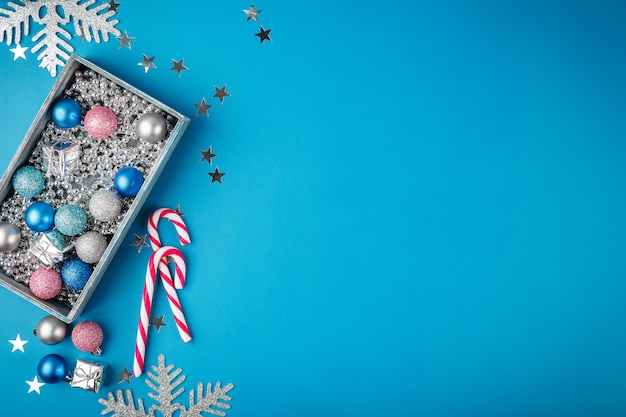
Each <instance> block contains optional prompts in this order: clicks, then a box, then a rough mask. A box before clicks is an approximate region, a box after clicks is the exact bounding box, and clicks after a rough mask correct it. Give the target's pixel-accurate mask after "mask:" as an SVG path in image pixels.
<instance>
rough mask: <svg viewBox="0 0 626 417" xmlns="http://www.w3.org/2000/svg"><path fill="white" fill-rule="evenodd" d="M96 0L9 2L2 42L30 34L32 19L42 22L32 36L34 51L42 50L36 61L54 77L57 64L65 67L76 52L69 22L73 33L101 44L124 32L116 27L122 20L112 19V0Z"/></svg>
mask: <svg viewBox="0 0 626 417" xmlns="http://www.w3.org/2000/svg"><path fill="white" fill-rule="evenodd" d="M94 3H96V0H78V1H76V0H56V1H48V0H39V1H37V0H33V1H30V0H22V1H18V2H16V3H14V2H8V3H7V8H6V9H3V8H0V43H1V42H6V43H7V45H11V44H13V43H15V44H16V45H17V44H19V43H20V42H21V41H22V34H23V35H24V36H26V35H28V34H29V33H30V25H31V22H30V21H31V19H32V20H33V21H34V22H36V23H39V24H40V25H43V28H42V29H41V30H40V31H39V32H37V33H36V34H34V35H33V37H32V41H33V42H36V43H35V45H34V46H33V47H32V49H31V52H33V53H37V52H39V51H41V52H40V53H39V55H37V60H39V61H41V63H40V64H39V66H40V67H42V68H46V69H47V70H48V71H49V72H50V75H51V76H53V77H54V76H55V75H56V74H57V67H59V66H60V67H62V66H64V65H65V62H66V61H67V59H68V58H69V57H70V54H71V53H72V52H74V47H73V46H72V45H71V44H70V43H69V41H70V40H71V39H72V34H70V32H68V30H67V29H66V27H65V26H66V25H68V24H69V23H70V22H72V23H73V24H74V34H75V35H76V36H80V37H81V38H83V39H84V40H86V41H87V42H91V41H92V40H95V41H96V43H100V36H102V39H104V41H105V42H106V41H108V40H109V34H111V35H113V36H119V35H120V34H121V32H120V31H119V30H118V29H117V28H116V27H115V26H116V25H117V24H118V23H119V20H117V19H113V20H109V19H110V18H111V16H113V15H114V14H115V10H111V9H110V7H109V3H103V4H97V5H96V4H94Z"/></svg>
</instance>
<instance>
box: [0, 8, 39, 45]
mask: <svg viewBox="0 0 626 417" xmlns="http://www.w3.org/2000/svg"><path fill="white" fill-rule="evenodd" d="M7 6H8V7H10V9H2V8H0V42H4V41H5V40H6V43H7V45H11V44H12V43H14V42H15V44H18V43H20V42H21V41H22V32H23V33H24V35H28V33H29V31H30V14H31V12H32V11H31V9H32V7H31V5H28V6H25V5H24V3H23V2H20V4H18V3H13V2H9V3H7ZM36 7H38V6H36Z"/></svg>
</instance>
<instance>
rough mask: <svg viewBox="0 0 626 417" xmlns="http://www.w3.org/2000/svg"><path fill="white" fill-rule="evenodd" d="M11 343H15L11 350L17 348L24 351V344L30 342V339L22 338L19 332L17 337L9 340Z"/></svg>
mask: <svg viewBox="0 0 626 417" xmlns="http://www.w3.org/2000/svg"><path fill="white" fill-rule="evenodd" d="M9 343H10V344H12V345H13V349H11V352H15V351H16V350H21V351H22V352H24V345H25V344H26V343H28V340H22V338H21V337H20V334H19V333H18V334H17V336H16V337H15V339H13V340H9Z"/></svg>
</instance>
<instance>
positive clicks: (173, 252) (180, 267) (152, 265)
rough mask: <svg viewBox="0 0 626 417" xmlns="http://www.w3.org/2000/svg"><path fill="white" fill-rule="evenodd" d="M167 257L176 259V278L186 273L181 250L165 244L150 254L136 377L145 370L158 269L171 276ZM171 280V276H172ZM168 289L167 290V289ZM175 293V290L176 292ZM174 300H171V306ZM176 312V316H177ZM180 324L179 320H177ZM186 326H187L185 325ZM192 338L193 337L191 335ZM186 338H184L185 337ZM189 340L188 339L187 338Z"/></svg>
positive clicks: (138, 338) (137, 352) (138, 333)
mask: <svg viewBox="0 0 626 417" xmlns="http://www.w3.org/2000/svg"><path fill="white" fill-rule="evenodd" d="M167 257H170V258H169V259H172V260H173V261H174V264H175V266H176V269H175V276H176V279H178V280H180V282H184V276H185V274H186V270H187V268H186V265H185V261H184V259H183V256H182V253H181V252H180V250H178V249H176V248H174V247H171V246H165V247H163V248H159V249H157V250H156V251H155V252H154V253H153V254H152V256H150V261H149V262H148V268H147V269H146V279H145V282H144V288H143V294H142V299H141V309H140V311H139V322H138V326H137V340H136V344H135V358H134V361H133V375H135V376H136V377H137V376H139V375H141V374H142V372H143V366H144V358H145V354H146V342H147V339H148V326H149V324H150V311H151V309H152V296H153V294H154V286H155V284H156V279H157V269H158V270H159V272H161V275H163V271H164V270H167V272H168V276H169V269H168V265H167V259H168V258H167ZM170 281H171V278H170ZM166 291H167V290H166ZM174 293H175V292H174ZM174 297H175V304H177V305H178V312H179V317H178V319H180V318H181V317H182V321H183V322H184V316H182V310H180V303H179V302H178V297H176V295H174ZM169 299H170V293H169V292H168V300H169ZM172 303H173V301H170V306H171V305H172ZM176 314H177V313H176V312H175V313H174V316H175V317H176ZM177 324H178V321H177ZM185 327H186V326H185ZM189 339H191V337H189ZM183 340H184V339H183ZM187 341H188V340H187Z"/></svg>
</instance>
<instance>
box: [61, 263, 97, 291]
mask: <svg viewBox="0 0 626 417" xmlns="http://www.w3.org/2000/svg"><path fill="white" fill-rule="evenodd" d="M92 272H93V268H92V267H91V266H90V265H88V264H86V263H85V262H83V261H81V260H80V259H70V260H69V261H67V262H65V264H63V267H62V268H61V279H62V280H63V283H64V284H65V285H67V288H69V289H70V290H82V289H83V288H84V287H85V284H87V281H89V277H90V276H91V273H92Z"/></svg>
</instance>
